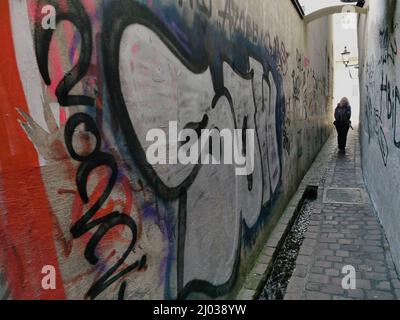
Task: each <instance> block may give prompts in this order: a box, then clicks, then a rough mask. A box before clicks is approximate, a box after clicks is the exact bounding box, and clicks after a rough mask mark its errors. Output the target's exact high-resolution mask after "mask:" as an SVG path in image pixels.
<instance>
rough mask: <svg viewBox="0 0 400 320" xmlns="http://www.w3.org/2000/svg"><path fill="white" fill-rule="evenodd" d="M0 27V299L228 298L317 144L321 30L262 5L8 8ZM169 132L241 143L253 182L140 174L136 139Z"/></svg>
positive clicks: (175, 172)
mask: <svg viewBox="0 0 400 320" xmlns="http://www.w3.org/2000/svg"><path fill="white" fill-rule="evenodd" d="M52 12H53V13H55V16H54V18H55V19H56V20H55V21H56V23H57V24H56V27H55V28H52V27H51V22H52V21H51V18H52V15H51V14H52ZM0 15H1V18H0V32H1V34H2V38H3V41H2V47H3V48H2V49H3V50H2V51H1V52H0V67H1V68H0V70H1V71H0V132H1V138H0V143H1V154H0V208H1V209H0V286H1V287H0V289H1V290H0V293H2V295H3V298H10V299H95V298H97V299H118V298H119V299H174V298H182V299H185V298H189V297H203V298H222V297H229V296H230V295H231V294H233V292H234V291H235V288H236V287H237V286H238V285H239V284H240V282H241V281H242V278H243V277H242V274H244V273H246V272H248V271H249V268H251V266H252V262H253V260H254V258H255V257H256V256H257V254H258V251H259V249H260V246H261V245H262V243H263V242H264V241H265V240H266V238H267V237H268V233H269V230H270V229H271V227H272V226H273V225H274V222H275V221H276V219H277V218H278V217H279V215H280V214H281V212H282V210H283V208H284V206H285V205H286V203H287V202H288V200H289V199H290V197H291V195H292V194H293V193H294V191H295V190H296V188H297V186H298V184H299V182H300V180H301V178H302V177H303V175H304V173H305V172H306V170H307V169H308V167H309V166H310V165H311V163H312V160H313V159H314V157H315V155H316V154H317V153H318V151H319V150H320V148H321V146H322V145H323V143H324V142H325V141H326V139H327V137H328V136H329V134H330V130H331V119H330V115H331V114H332V109H331V105H330V103H329V101H330V100H331V99H330V97H331V96H332V84H331V82H332V69H331V61H332V60H331V57H332V54H331V41H330V39H331V37H330V20H328V19H321V20H319V21H317V22H313V23H312V25H311V26H309V27H306V26H305V25H304V24H303V22H302V20H301V19H300V17H299V16H298V14H297V12H296V10H295V8H294V6H293V5H292V3H291V2H290V1H272V0H268V1H261V0H257V1H256V0H254V1H234V0H219V1H217V0H215V1H212V0H196V1H195V0H193V1H192V0H141V1H139V0H108V1H101V0H79V1H78V0H57V1H55V0H26V1H23V0H20V1H15V0H9V1H1V2H0ZM171 121H176V122H177V125H178V129H179V130H182V129H186V128H191V129H194V130H195V131H196V132H200V131H201V130H202V129H219V130H220V129H222V128H227V129H253V130H254V131H255V137H256V139H255V152H254V171H253V172H252V174H249V175H247V176H237V175H235V166H234V165H229V164H225V165H200V164H191V163H189V164H186V165H183V164H174V165H163V164H160V165H151V164H150V163H149V162H148V159H147V158H146V150H147V148H148V147H149V142H148V141H147V140H146V134H147V133H148V132H149V130H151V129H153V128H161V129H163V130H167V128H168V124H169V123H170V122H171ZM244 152H246V151H244ZM45 266H52V267H54V272H55V275H56V285H55V287H54V288H51V290H47V289H48V288H47V289H46V288H45V287H44V286H43V277H44V273H43V270H44V269H43V267H45Z"/></svg>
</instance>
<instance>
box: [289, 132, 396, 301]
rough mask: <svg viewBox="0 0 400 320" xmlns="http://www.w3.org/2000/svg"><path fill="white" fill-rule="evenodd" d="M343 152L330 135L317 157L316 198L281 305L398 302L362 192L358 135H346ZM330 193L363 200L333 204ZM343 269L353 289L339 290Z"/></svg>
mask: <svg viewBox="0 0 400 320" xmlns="http://www.w3.org/2000/svg"><path fill="white" fill-rule="evenodd" d="M347 147H348V148H347V152H346V154H345V155H341V154H339V153H338V150H337V147H336V135H335V134H334V135H333V136H332V137H331V139H330V140H329V142H328V143H327V145H326V146H325V147H324V150H323V151H322V152H323V153H324V154H323V155H321V156H320V161H319V162H320V163H321V170H320V172H321V173H322V172H323V174H322V176H320V177H319V178H318V181H317V184H318V185H319V191H318V193H319V196H318V199H317V201H316V202H315V203H314V209H313V215H312V217H311V221H310V224H309V227H308V230H307V232H306V235H305V237H306V238H305V240H304V242H303V244H302V247H301V249H300V252H299V255H298V257H297V260H296V267H295V270H294V272H293V275H292V277H291V279H290V282H289V286H288V288H287V291H286V295H285V299H286V300H293V299H296V300H298V299H306V300H336V299H340V300H342V299H369V300H371V299H400V281H399V278H398V276H397V274H396V271H395V268H394V265H393V261H392V258H391V254H390V249H389V246H388V243H387V241H386V237H385V233H384V231H383V229H382V227H381V225H380V223H379V220H378V217H377V215H376V213H375V212H374V209H373V207H372V204H371V202H370V199H369V196H368V194H367V193H366V191H365V190H366V187H365V184H364V181H363V177H362V170H361V159H360V148H359V142H358V132H357V130H355V131H350V132H349V138H348V145H347ZM324 167H325V168H324ZM329 188H339V189H340V188H357V189H361V191H360V190H356V191H357V192H358V194H360V192H363V194H364V197H363V199H362V200H361V201H359V202H360V203H348V202H353V201H351V200H350V201H349V200H348V199H345V200H346V201H344V200H342V201H338V200H337V199H335V201H336V202H334V201H332V199H330V197H326V192H327V189H329ZM339 191H340V190H339ZM358 200H360V199H358ZM338 202H347V203H338ZM348 265H350V266H353V267H354V268H355V270H356V289H354V290H345V289H343V287H342V280H343V278H344V277H345V276H346V274H343V273H342V271H343V267H344V266H348Z"/></svg>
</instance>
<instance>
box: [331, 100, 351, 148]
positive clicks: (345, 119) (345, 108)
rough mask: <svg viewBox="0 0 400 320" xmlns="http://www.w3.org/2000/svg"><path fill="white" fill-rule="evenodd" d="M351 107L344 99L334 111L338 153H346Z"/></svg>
mask: <svg viewBox="0 0 400 320" xmlns="http://www.w3.org/2000/svg"><path fill="white" fill-rule="evenodd" d="M350 119H351V106H350V103H349V100H348V99H347V98H346V97H344V98H342V99H341V100H340V102H339V103H338V105H337V107H336V109H335V122H334V123H333V124H334V125H335V127H336V131H337V134H338V147H339V150H340V152H342V153H344V152H346V143H347V134H348V132H349V129H350V126H351V121H350Z"/></svg>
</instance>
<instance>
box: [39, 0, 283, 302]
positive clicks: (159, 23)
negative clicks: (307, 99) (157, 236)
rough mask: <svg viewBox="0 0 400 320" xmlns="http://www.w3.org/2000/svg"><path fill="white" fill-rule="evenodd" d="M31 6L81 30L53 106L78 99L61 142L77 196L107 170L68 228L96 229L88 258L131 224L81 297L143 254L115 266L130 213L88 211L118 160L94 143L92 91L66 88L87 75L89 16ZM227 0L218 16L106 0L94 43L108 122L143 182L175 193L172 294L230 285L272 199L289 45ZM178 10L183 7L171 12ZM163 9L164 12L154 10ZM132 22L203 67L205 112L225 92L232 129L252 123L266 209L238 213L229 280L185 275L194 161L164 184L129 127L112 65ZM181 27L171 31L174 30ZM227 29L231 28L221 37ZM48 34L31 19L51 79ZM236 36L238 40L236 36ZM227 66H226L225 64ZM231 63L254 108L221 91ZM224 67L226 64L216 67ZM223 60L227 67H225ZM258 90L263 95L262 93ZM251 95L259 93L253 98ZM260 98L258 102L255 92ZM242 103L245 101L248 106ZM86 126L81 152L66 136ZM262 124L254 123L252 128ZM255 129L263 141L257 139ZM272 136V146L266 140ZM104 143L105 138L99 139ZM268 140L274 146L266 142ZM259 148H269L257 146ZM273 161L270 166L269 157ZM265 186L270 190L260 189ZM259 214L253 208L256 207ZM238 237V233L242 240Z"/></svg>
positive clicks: (75, 7)
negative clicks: (86, 147) (86, 146)
mask: <svg viewBox="0 0 400 320" xmlns="http://www.w3.org/2000/svg"><path fill="white" fill-rule="evenodd" d="M38 4H39V5H38V8H40V7H41V6H42V5H45V4H51V5H53V6H54V7H55V8H56V11H57V21H58V22H60V21H69V22H71V23H72V24H73V25H74V26H75V28H76V29H77V30H78V31H79V33H80V38H81V51H80V55H79V59H78V62H77V63H76V65H75V66H74V67H73V68H72V69H71V70H70V71H69V72H67V73H66V75H65V77H64V78H63V79H62V80H61V81H60V83H59V84H58V86H57V90H56V95H57V98H58V101H59V103H60V105H61V106H64V107H72V106H85V107H86V108H87V110H88V112H87V113H82V112H80V113H77V114H74V115H73V116H71V117H70V118H69V119H68V121H67V124H66V127H65V136H64V139H65V145H66V146H67V148H68V152H69V155H70V157H71V158H72V159H74V160H76V161H78V162H79V163H80V166H79V169H78V171H77V173H76V185H77V189H78V193H79V196H80V198H81V200H82V201H83V202H84V203H86V204H87V203H88V202H89V196H88V193H87V183H88V176H89V174H90V173H91V172H93V171H94V170H95V169H96V168H98V167H99V166H104V167H106V168H108V171H109V177H108V181H107V184H106V188H105V190H104V192H103V194H102V195H101V196H100V197H99V199H97V201H96V203H95V204H94V205H93V207H92V208H90V209H89V210H88V211H87V212H86V213H85V214H84V216H83V217H82V218H81V219H80V220H79V221H77V222H76V223H75V224H74V225H73V226H72V228H71V234H72V235H73V237H74V238H79V237H82V236H83V235H85V234H87V232H88V231H89V230H93V229H95V228H97V229H95V231H94V234H93V236H92V237H91V238H90V241H89V242H88V243H87V245H86V248H85V253H84V255H85V258H86V260H87V261H88V262H89V263H90V264H92V265H96V264H97V263H98V257H97V256H96V254H95V249H96V247H97V246H98V244H99V242H100V241H101V239H102V238H103V237H104V236H105V235H106V234H107V233H108V232H109V231H110V230H111V229H112V228H113V227H115V226H117V225H123V226H125V227H126V228H127V229H128V230H130V233H131V240H130V243H129V245H128V246H127V248H126V251H125V252H124V253H123V255H122V256H121V258H120V259H119V260H118V261H117V263H116V264H115V265H114V266H112V267H111V268H110V269H109V270H107V271H106V272H105V273H104V274H103V275H102V276H101V277H100V279H98V280H96V282H95V283H94V284H93V285H92V286H91V288H90V289H89V291H88V293H87V296H88V297H90V298H95V297H97V296H98V295H99V294H100V293H101V292H103V291H104V290H106V289H107V288H108V287H109V286H110V285H111V284H112V283H114V282H116V281H117V280H119V279H121V277H123V276H125V275H126V274H127V273H129V272H132V271H139V270H140V269H142V268H143V267H144V265H145V264H146V255H143V257H142V258H141V259H139V260H138V261H136V262H134V263H133V264H131V265H129V266H128V267H125V269H123V270H120V267H121V266H122V264H123V263H124V262H125V261H126V260H127V258H128V256H129V254H130V253H131V252H132V250H133V249H134V247H135V245H136V240H137V239H136V238H137V226H136V223H135V221H134V220H133V219H132V218H131V217H129V216H127V215H125V214H124V213H121V212H111V213H109V214H108V215H106V216H105V217H103V218H100V219H96V220H92V218H93V217H94V215H95V214H96V212H97V211H98V210H99V208H100V207H101V206H102V204H104V202H105V201H106V200H107V198H108V197H109V195H110V193H111V190H112V189H113V187H114V185H115V181H116V176H117V173H118V166H117V163H116V160H115V159H114V157H113V156H112V155H111V154H109V153H106V152H103V151H102V139H101V132H100V130H99V128H100V125H99V124H97V123H96V121H94V120H93V118H92V114H95V113H96V110H95V108H94V106H95V103H96V102H95V99H94V97H91V96H86V95H79V96H76V95H72V94H70V92H71V90H72V89H73V87H74V86H75V85H76V84H78V83H79V82H80V81H83V80H82V79H83V78H84V76H85V75H86V74H87V72H88V69H89V67H90V59H91V56H92V36H93V35H92V30H91V25H90V20H89V18H88V17H87V14H86V12H85V9H84V7H83V6H82V4H81V3H80V1H78V0H70V1H68V2H67V4H68V5H67V6H65V7H64V6H63V7H61V6H60V5H59V3H58V2H57V1H55V0H47V1H46V0H41V1H38ZM187 8H189V9H190V10H191V14H192V15H193V22H192V23H187V22H186V20H185V18H184V15H183V14H182V12H181V11H182V10H186V9H187ZM237 8H238V7H237V6H236V5H235V4H234V2H233V1H231V0H227V1H226V5H225V10H224V11H220V12H219V13H218V16H219V17H220V20H221V21H219V22H218V23H216V24H213V23H210V22H209V21H208V18H209V17H210V16H211V15H212V12H213V10H212V2H211V1H210V2H208V1H199V0H198V1H190V0H189V1H183V0H177V3H176V4H172V5H170V6H163V5H162V4H160V3H159V2H158V1H154V7H152V8H149V7H147V5H144V4H140V3H139V1H133V0H126V1H118V2H117V1H109V2H106V3H104V8H103V10H102V12H103V16H102V28H103V29H102V32H101V47H100V48H99V49H100V50H101V55H102V67H103V69H104V73H105V75H104V78H105V81H106V86H107V97H108V99H109V102H110V111H111V116H112V118H113V122H114V123H115V124H116V131H117V132H118V134H120V135H122V136H123V137H124V140H125V141H124V146H126V147H127V149H128V151H129V154H130V157H131V158H132V159H133V160H134V163H135V165H136V166H137V167H138V168H139V170H140V171H141V174H142V175H143V177H144V179H145V180H146V183H147V184H148V185H149V186H150V187H151V189H152V191H154V193H155V194H156V196H157V197H159V198H160V199H161V200H162V201H165V202H170V203H172V202H173V201H178V204H179V206H178V214H177V215H178V218H177V221H178V226H177V276H176V277H177V297H178V298H186V297H188V296H189V295H190V294H192V293H204V294H206V295H208V296H210V297H213V298H215V297H219V296H222V295H224V294H226V293H227V292H229V290H230V289H231V288H232V287H233V285H234V283H235V281H236V278H237V273H238V271H239V265H240V254H241V249H242V244H243V243H244V242H245V241H249V242H251V241H254V237H255V236H253V235H254V234H256V231H257V230H258V229H259V228H260V227H262V224H263V223H264V221H265V219H266V217H267V215H268V213H269V208H271V207H272V204H273V201H274V200H275V198H276V196H277V194H278V189H279V184H280V180H281V174H282V172H281V166H282V164H281V161H282V160H281V154H282V136H283V123H282V122H283V119H284V112H285V110H284V109H285V108H284V107H285V99H284V94H283V87H282V73H283V72H284V68H285V64H286V63H287V59H288V57H289V54H288V53H287V52H286V49H285V46H284V44H283V43H282V42H279V40H278V38H275V39H274V41H272V42H271V39H270V36H269V34H268V33H267V32H266V33H263V34H259V29H258V26H257V25H256V24H255V23H254V22H253V21H252V20H251V17H250V16H248V15H247V16H245V15H244V13H243V12H239V10H238V9H237ZM179 10H181V11H179ZM160 12H162V13H160ZM132 25H140V26H143V27H145V28H146V29H147V30H150V31H152V32H154V33H155V34H156V35H157V36H158V37H159V39H161V41H162V42H163V43H164V44H165V46H166V47H167V48H168V50H169V51H170V52H171V53H172V54H173V55H174V56H175V57H176V58H177V59H178V60H179V61H180V63H182V64H183V65H184V66H185V67H186V68H187V70H189V71H190V72H191V73H192V74H194V75H199V74H202V73H204V72H206V70H208V69H209V70H210V73H211V80H212V88H213V91H214V93H213V94H214V97H213V99H212V101H210V102H209V103H210V111H209V112H220V110H219V109H218V108H220V101H221V100H226V101H227V102H228V104H229V106H230V110H231V113H232V114H233V119H234V128H236V129H239V128H241V129H243V128H254V129H255V132H256V138H257V144H256V147H257V151H256V152H257V153H258V154H259V155H260V156H259V157H258V158H259V159H258V161H259V163H262V165H259V167H260V172H259V175H260V176H262V177H263V179H261V190H262V193H263V196H262V197H261V198H260V199H258V200H257V201H258V202H259V203H258V204H257V205H258V206H259V207H260V209H258V211H261V206H264V207H265V208H266V209H264V210H263V212H262V214H260V216H257V218H258V219H257V220H256V221H254V222H253V223H251V225H247V223H246V221H245V219H244V218H242V213H243V214H245V213H244V212H240V227H239V231H238V232H239V237H238V239H239V240H238V247H237V250H236V255H235V258H234V264H233V268H232V272H231V274H230V276H229V279H228V280H226V281H225V282H224V283H222V284H215V283H211V282H210V281H206V280H200V279H190V280H189V281H188V280H185V272H184V268H185V261H184V252H185V248H186V243H185V236H186V230H187V228H188V226H187V214H188V212H187V208H188V207H189V206H190V205H192V204H190V203H188V194H189V193H190V191H191V190H192V189H193V185H194V184H195V183H196V178H198V176H199V173H200V170H202V167H201V166H200V165H195V166H193V167H192V168H191V171H190V173H189V174H188V175H187V177H186V178H185V179H184V180H183V181H181V182H180V183H179V184H177V185H174V186H171V185H168V183H166V182H165V181H163V179H162V178H161V177H160V175H159V173H158V172H157V170H156V169H155V168H154V167H153V166H152V165H150V164H149V163H148V161H147V159H146V154H145V148H144V146H143V144H142V141H141V140H140V139H139V137H138V134H137V128H135V126H134V125H133V124H132V119H131V118H130V114H129V111H128V108H127V103H126V97H125V96H124V93H123V89H122V87H123V85H122V83H121V74H120V62H121V61H120V50H121V42H122V37H123V34H124V32H125V31H126V30H127V29H128V28H129V27H130V26H132ZM178 29H179V30H178ZM227 34H229V35H230V36H229V37H227ZM52 37H53V31H52V30H43V29H42V28H41V27H40V26H39V25H38V24H37V25H36V27H35V49H36V55H37V60H38V65H39V69H40V72H41V75H42V77H43V80H44V82H45V83H46V84H47V85H50V84H51V82H52V81H51V79H50V73H49V70H48V59H49V57H48V56H49V49H50V42H51V40H52ZM238 42H239V43H240V45H237V43H238ZM251 60H254V61H256V62H257V64H259V65H260V66H261V76H260V77H259V78H256V77H255V71H254V70H252V65H251ZM224 65H225V67H224ZM226 66H229V68H230V69H231V70H233V72H232V74H233V75H232V76H234V77H237V78H238V79H242V80H244V81H247V82H250V83H251V86H250V88H251V91H252V97H253V100H254V101H253V103H254V105H255V110H251V111H248V114H241V115H239V114H236V115H235V112H234V104H235V103H237V102H235V101H234V99H237V97H234V96H233V93H232V92H230V91H229V90H228V87H229V86H228V79H226V76H225V75H226V74H227V67H226ZM224 68H225V70H224ZM229 68H228V69H229ZM260 97H261V98H260ZM256 100H257V101H256ZM258 100H260V101H258ZM249 110H250V109H249ZM259 114H262V115H263V116H264V117H265V118H266V119H264V120H263V121H265V125H264V126H263V128H258V124H259V123H264V122H260V119H258V118H257V116H258V115H259ZM207 119H208V118H207V114H204V115H203V120H204V121H200V122H198V123H194V122H190V123H187V126H190V125H194V126H195V127H196V128H197V129H198V130H201V129H203V128H205V127H206V126H207V125H208V121H207ZM80 125H84V126H85V129H86V131H88V132H89V133H90V134H91V135H93V136H94V137H95V138H96V144H95V148H94V150H93V151H92V152H90V154H88V155H82V154H79V153H78V151H76V150H75V149H74V146H73V143H72V140H73V138H74V134H76V133H75V129H76V128H77V127H78V126H80ZM260 131H262V132H260ZM260 135H262V137H263V139H264V140H266V141H264V142H263V143H260ZM274 143H275V144H276V148H275V149H276V150H275V149H274V148H273V144H274ZM103 147H104V146H103ZM271 149H274V150H273V151H270V150H271ZM265 150H268V151H267V152H265ZM272 163H276V165H275V166H273V165H271V164H272ZM264 177H266V179H264ZM246 179H247V186H246V187H247V191H249V192H256V191H257V187H256V182H255V181H254V180H255V179H254V177H253V176H248V177H246ZM267 187H268V189H267ZM257 214H259V212H257ZM242 236H243V238H244V239H245V241H244V240H242ZM125 288H126V282H123V283H122V284H121V287H120V294H119V298H123V295H124V290H125Z"/></svg>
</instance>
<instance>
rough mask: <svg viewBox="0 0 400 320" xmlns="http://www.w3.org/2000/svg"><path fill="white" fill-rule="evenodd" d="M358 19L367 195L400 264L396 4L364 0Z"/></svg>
mask: <svg viewBox="0 0 400 320" xmlns="http://www.w3.org/2000/svg"><path fill="white" fill-rule="evenodd" d="M368 5H369V6H370V12H369V14H368V15H367V16H366V17H362V18H361V19H360V23H359V50H360V67H361V68H360V96H361V109H360V122H361V147H362V158H363V168H364V175H365V179H366V182H367V184H368V188H369V192H370V195H371V198H372V200H373V202H374V205H375V208H376V209H377V211H378V214H379V217H380V219H381V222H382V224H383V226H384V228H385V231H386V234H387V237H388V240H389V244H390V246H391V252H392V254H394V257H393V258H394V261H395V263H396V265H397V267H398V268H399V267H400V234H399V232H398V229H399V225H400V212H399V210H398V208H399V207H400V198H399V197H398V196H397V194H396V190H398V189H399V187H400V180H399V178H398V176H397V174H398V173H399V172H400V126H399V125H400V110H399V112H398V110H397V107H398V105H397V104H398V103H400V95H399V90H398V84H399V81H400V73H399V72H400V71H399V70H400V68H399V65H400V64H399V48H398V43H399V40H400V30H399V25H398V24H399V22H400V7H399V5H398V3H397V2H396V1H369V2H368ZM398 120H399V121H398Z"/></svg>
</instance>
